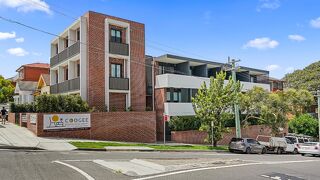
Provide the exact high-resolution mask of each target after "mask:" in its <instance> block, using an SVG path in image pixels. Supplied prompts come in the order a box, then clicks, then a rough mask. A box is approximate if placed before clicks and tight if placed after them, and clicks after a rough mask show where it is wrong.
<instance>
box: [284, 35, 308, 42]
mask: <svg viewBox="0 0 320 180" xmlns="http://www.w3.org/2000/svg"><path fill="white" fill-rule="evenodd" d="M288 38H289V39H290V40H292V41H304V40H306V38H304V37H303V36H301V35H298V34H291V35H289V36H288Z"/></svg>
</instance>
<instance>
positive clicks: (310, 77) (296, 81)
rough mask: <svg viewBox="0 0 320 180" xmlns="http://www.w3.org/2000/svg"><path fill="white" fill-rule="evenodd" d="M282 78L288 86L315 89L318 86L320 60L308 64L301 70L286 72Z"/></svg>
mask: <svg viewBox="0 0 320 180" xmlns="http://www.w3.org/2000/svg"><path fill="white" fill-rule="evenodd" d="M284 80H285V81H286V83H285V85H286V87H288V88H294V89H307V90H309V91H316V90H318V88H319V87H320V61H317V62H315V63H312V64H310V65H309V66H307V67H305V68H304V69H303V70H296V71H294V72H293V73H290V74H286V76H285V78H284Z"/></svg>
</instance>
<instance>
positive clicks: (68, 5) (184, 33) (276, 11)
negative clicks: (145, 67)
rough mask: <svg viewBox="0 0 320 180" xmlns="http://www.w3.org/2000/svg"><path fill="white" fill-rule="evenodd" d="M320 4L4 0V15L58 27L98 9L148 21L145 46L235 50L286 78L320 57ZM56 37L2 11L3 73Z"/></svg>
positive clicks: (304, 0) (196, 53) (215, 53)
mask: <svg viewBox="0 0 320 180" xmlns="http://www.w3.org/2000/svg"><path fill="white" fill-rule="evenodd" d="M319 7H320V1H319V0H295V1H291V0H246V1H244V0H220V1H219V0H215V1H212V0H202V1H199V0H188V1H186V0H68V1H56V0H45V1H44V0H0V15H1V16H3V17H6V18H10V19H13V20H17V21H20V22H23V23H25V24H27V25H30V26H34V27H37V28H40V29H43V30H46V31H49V32H52V33H55V34H59V33H60V32H62V31H63V30H64V29H65V28H66V27H67V26H68V25H70V24H71V23H72V22H73V21H74V19H73V18H72V17H79V16H81V15H83V14H84V13H85V12H86V11H88V10H92V11H97V12H101V13H105V14H109V15H113V16H119V17H122V18H126V19H130V20H134V21H138V22H142V23H144V24H145V25H146V46H147V47H146V54H149V55H154V56H157V55H162V54H166V53H171V54H177V55H182V56H188V57H194V58H200V59H207V60H212V61H218V62H226V61H227V57H228V56H231V57H232V58H236V59H241V62H240V65H242V66H249V67H254V68H260V69H267V70H269V71H270V76H274V77H277V78H282V77H283V76H284V74H286V73H287V72H291V71H292V70H294V69H301V68H303V67H305V66H306V65H308V64H310V63H312V62H315V61H318V60H320V49H319V48H320V11H319ZM57 11H59V12H63V13H65V14H66V16H63V15H61V14H60V13H57ZM51 39H53V37H52V36H50V35H47V34H42V33H40V32H36V31H33V30H30V29H26V28H24V27H21V26H18V25H15V24H10V23H8V22H5V21H3V20H1V19H0V62H1V64H0V66H1V67H0V74H1V75H4V76H5V77H7V78H8V77H10V76H13V75H15V70H16V69H17V68H18V67H19V66H20V65H22V64H26V63H33V62H49V56H50V41H51Z"/></svg>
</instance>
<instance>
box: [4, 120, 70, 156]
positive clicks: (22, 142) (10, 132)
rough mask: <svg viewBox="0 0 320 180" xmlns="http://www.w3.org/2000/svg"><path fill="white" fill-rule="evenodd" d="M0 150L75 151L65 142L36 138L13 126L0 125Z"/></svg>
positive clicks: (24, 129)
mask: <svg viewBox="0 0 320 180" xmlns="http://www.w3.org/2000/svg"><path fill="white" fill-rule="evenodd" d="M0 148H17V149H18V148H21V149H44V150H50V151H71V150H74V149H76V147H74V146H73V145H71V144H69V143H68V141H67V140H64V139H55V138H43V137H37V136H36V135H34V134H33V133H32V132H31V131H29V130H28V129H26V128H24V127H20V126H17V125H15V124H11V123H6V124H5V125H3V124H0Z"/></svg>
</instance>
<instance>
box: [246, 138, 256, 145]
mask: <svg viewBox="0 0 320 180" xmlns="http://www.w3.org/2000/svg"><path fill="white" fill-rule="evenodd" d="M247 143H249V144H258V142H257V141H256V140H254V139H247Z"/></svg>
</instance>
